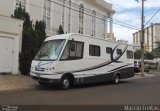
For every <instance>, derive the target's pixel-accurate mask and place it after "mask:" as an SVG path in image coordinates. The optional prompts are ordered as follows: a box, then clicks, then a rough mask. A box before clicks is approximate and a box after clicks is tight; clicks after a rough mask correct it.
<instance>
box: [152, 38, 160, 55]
mask: <svg viewBox="0 0 160 111" xmlns="http://www.w3.org/2000/svg"><path fill="white" fill-rule="evenodd" d="M156 45H157V48H155V49H154V50H153V52H152V53H153V55H154V57H155V58H160V41H158V42H156Z"/></svg>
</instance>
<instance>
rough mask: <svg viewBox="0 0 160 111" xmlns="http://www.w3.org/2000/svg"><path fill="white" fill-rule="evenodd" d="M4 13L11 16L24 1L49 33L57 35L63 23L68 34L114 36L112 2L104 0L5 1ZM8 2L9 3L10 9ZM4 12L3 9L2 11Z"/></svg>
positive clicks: (24, 5) (23, 4)
mask: <svg viewBox="0 0 160 111" xmlns="http://www.w3.org/2000/svg"><path fill="white" fill-rule="evenodd" d="M3 2H4V3H3V4H1V5H2V7H4V10H2V11H3V13H4V14H5V15H8V16H10V15H12V14H13V13H14V9H15V8H16V7H18V6H19V4H20V3H21V4H22V7H23V8H25V9H26V11H27V12H29V14H30V17H31V20H33V23H34V22H35V21H36V20H44V21H45V23H46V33H47V35H48V36H50V35H55V34H56V33H57V30H58V28H59V26H60V25H62V27H63V29H64V32H65V33H81V34H86V35H91V36H93V37H94V36H96V37H99V38H105V39H111V40H112V39H114V38H113V36H111V35H114V34H113V23H112V15H113V14H114V13H115V12H114V11H113V9H112V4H109V3H107V2H106V1H104V0H3ZM6 5H7V6H8V5H9V8H8V7H7V9H6ZM0 13H1V11H0Z"/></svg>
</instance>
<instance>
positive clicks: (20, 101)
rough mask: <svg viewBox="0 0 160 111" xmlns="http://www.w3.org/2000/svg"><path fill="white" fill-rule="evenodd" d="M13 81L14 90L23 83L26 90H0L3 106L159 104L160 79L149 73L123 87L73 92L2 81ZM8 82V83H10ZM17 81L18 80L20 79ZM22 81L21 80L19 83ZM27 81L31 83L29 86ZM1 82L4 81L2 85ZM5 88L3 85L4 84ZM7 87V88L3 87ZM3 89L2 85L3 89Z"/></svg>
mask: <svg viewBox="0 0 160 111" xmlns="http://www.w3.org/2000/svg"><path fill="white" fill-rule="evenodd" d="M4 78H7V79H8V78H10V79H11V80H12V82H11V83H12V84H13V86H14V88H15V86H16V85H18V84H21V82H23V85H26V86H24V87H25V88H24V87H23V88H20V85H19V88H16V89H15V90H13V89H14V88H11V90H3V91H2V90H1V91H0V104H2V105H6V104H9V105H126V104H132V105H133V104H134V105H137V104H140V105H151V104H160V94H159V92H160V76H159V75H153V74H149V75H148V74H147V75H146V76H145V78H142V77H140V75H136V76H135V77H134V78H131V79H126V80H122V81H121V83H120V84H117V85H115V84H112V83H110V82H105V83H96V84H95V83H94V84H86V85H77V86H75V87H74V88H72V89H70V90H59V89H57V88H54V87H42V86H40V85H39V84H38V83H37V82H35V81H34V80H32V79H31V78H30V77H26V76H25V77H24V76H22V77H21V76H20V77H19V76H18V78H19V79H23V81H21V82H19V83H18V84H17V83H16V82H13V81H14V80H15V78H17V76H16V77H15V78H12V75H9V77H8V75H7V76H6V75H1V76H0V80H2V81H3V79H4ZM10 79H9V81H10ZM19 79H18V80H19ZM19 81H20V80H19ZM27 82H28V83H27ZM1 83H2V82H1ZM2 86H3V85H2ZM3 87H4V86H3ZM0 88H1V86H0Z"/></svg>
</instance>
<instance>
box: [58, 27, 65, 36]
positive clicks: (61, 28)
mask: <svg viewBox="0 0 160 111" xmlns="http://www.w3.org/2000/svg"><path fill="white" fill-rule="evenodd" d="M57 34H58V35H60V34H64V30H63V27H62V25H60V26H59V29H58V30H57Z"/></svg>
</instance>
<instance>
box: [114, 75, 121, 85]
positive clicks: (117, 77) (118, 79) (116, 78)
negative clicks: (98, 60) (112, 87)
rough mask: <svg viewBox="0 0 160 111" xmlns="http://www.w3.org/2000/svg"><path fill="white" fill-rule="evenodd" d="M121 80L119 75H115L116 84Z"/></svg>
mask: <svg viewBox="0 0 160 111" xmlns="http://www.w3.org/2000/svg"><path fill="white" fill-rule="evenodd" d="M119 81H120V78H119V75H115V77H114V81H113V82H114V83H115V84H118V83H119Z"/></svg>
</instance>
